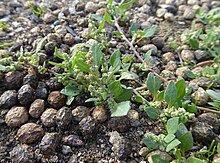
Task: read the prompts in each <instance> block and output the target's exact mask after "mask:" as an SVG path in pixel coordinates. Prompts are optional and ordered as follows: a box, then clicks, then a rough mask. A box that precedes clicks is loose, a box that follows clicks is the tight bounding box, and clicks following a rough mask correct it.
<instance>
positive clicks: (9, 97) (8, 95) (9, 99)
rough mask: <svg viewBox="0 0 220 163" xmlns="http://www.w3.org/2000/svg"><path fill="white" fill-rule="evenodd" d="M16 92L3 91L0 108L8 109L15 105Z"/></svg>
mask: <svg viewBox="0 0 220 163" xmlns="http://www.w3.org/2000/svg"><path fill="white" fill-rule="evenodd" d="M17 96H18V94H17V92H16V90H8V91H5V92H4V93H3V94H2V95H1V96H0V108H2V109H9V108H11V107H12V106H14V105H15V104H17V101H18V100H17Z"/></svg>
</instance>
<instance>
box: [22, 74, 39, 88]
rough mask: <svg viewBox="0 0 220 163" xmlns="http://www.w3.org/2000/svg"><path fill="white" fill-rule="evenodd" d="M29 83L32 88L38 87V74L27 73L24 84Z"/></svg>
mask: <svg viewBox="0 0 220 163" xmlns="http://www.w3.org/2000/svg"><path fill="white" fill-rule="evenodd" d="M25 84H29V85H30V86H31V87H32V88H36V87H37V85H38V77H37V75H36V74H27V75H26V76H25V77H24V78H23V85H25Z"/></svg>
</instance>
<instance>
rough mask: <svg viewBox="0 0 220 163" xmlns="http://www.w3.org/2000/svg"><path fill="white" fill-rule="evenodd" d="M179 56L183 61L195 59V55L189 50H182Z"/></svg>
mask: <svg viewBox="0 0 220 163" xmlns="http://www.w3.org/2000/svg"><path fill="white" fill-rule="evenodd" d="M181 58H182V59H183V61H185V62H191V61H193V60H194V59H195V56H194V54H193V52H192V51H191V50H182V51H181Z"/></svg>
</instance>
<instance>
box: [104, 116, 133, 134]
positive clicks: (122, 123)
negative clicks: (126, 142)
mask: <svg viewBox="0 0 220 163" xmlns="http://www.w3.org/2000/svg"><path fill="white" fill-rule="evenodd" d="M130 127H131V124H130V120H129V118H128V117H125V116H124V117H113V118H111V119H110V120H109V121H108V128H110V129H112V130H115V131H118V132H126V131H128V130H129V128H130Z"/></svg>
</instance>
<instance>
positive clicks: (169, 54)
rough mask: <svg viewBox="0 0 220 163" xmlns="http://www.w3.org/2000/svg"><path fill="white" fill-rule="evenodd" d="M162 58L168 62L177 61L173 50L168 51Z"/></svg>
mask: <svg viewBox="0 0 220 163" xmlns="http://www.w3.org/2000/svg"><path fill="white" fill-rule="evenodd" d="M162 60H163V62H164V63H165V64H166V63H168V62H169V61H175V56H174V54H173V53H172V52H167V53H164V54H163V55H162Z"/></svg>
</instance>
